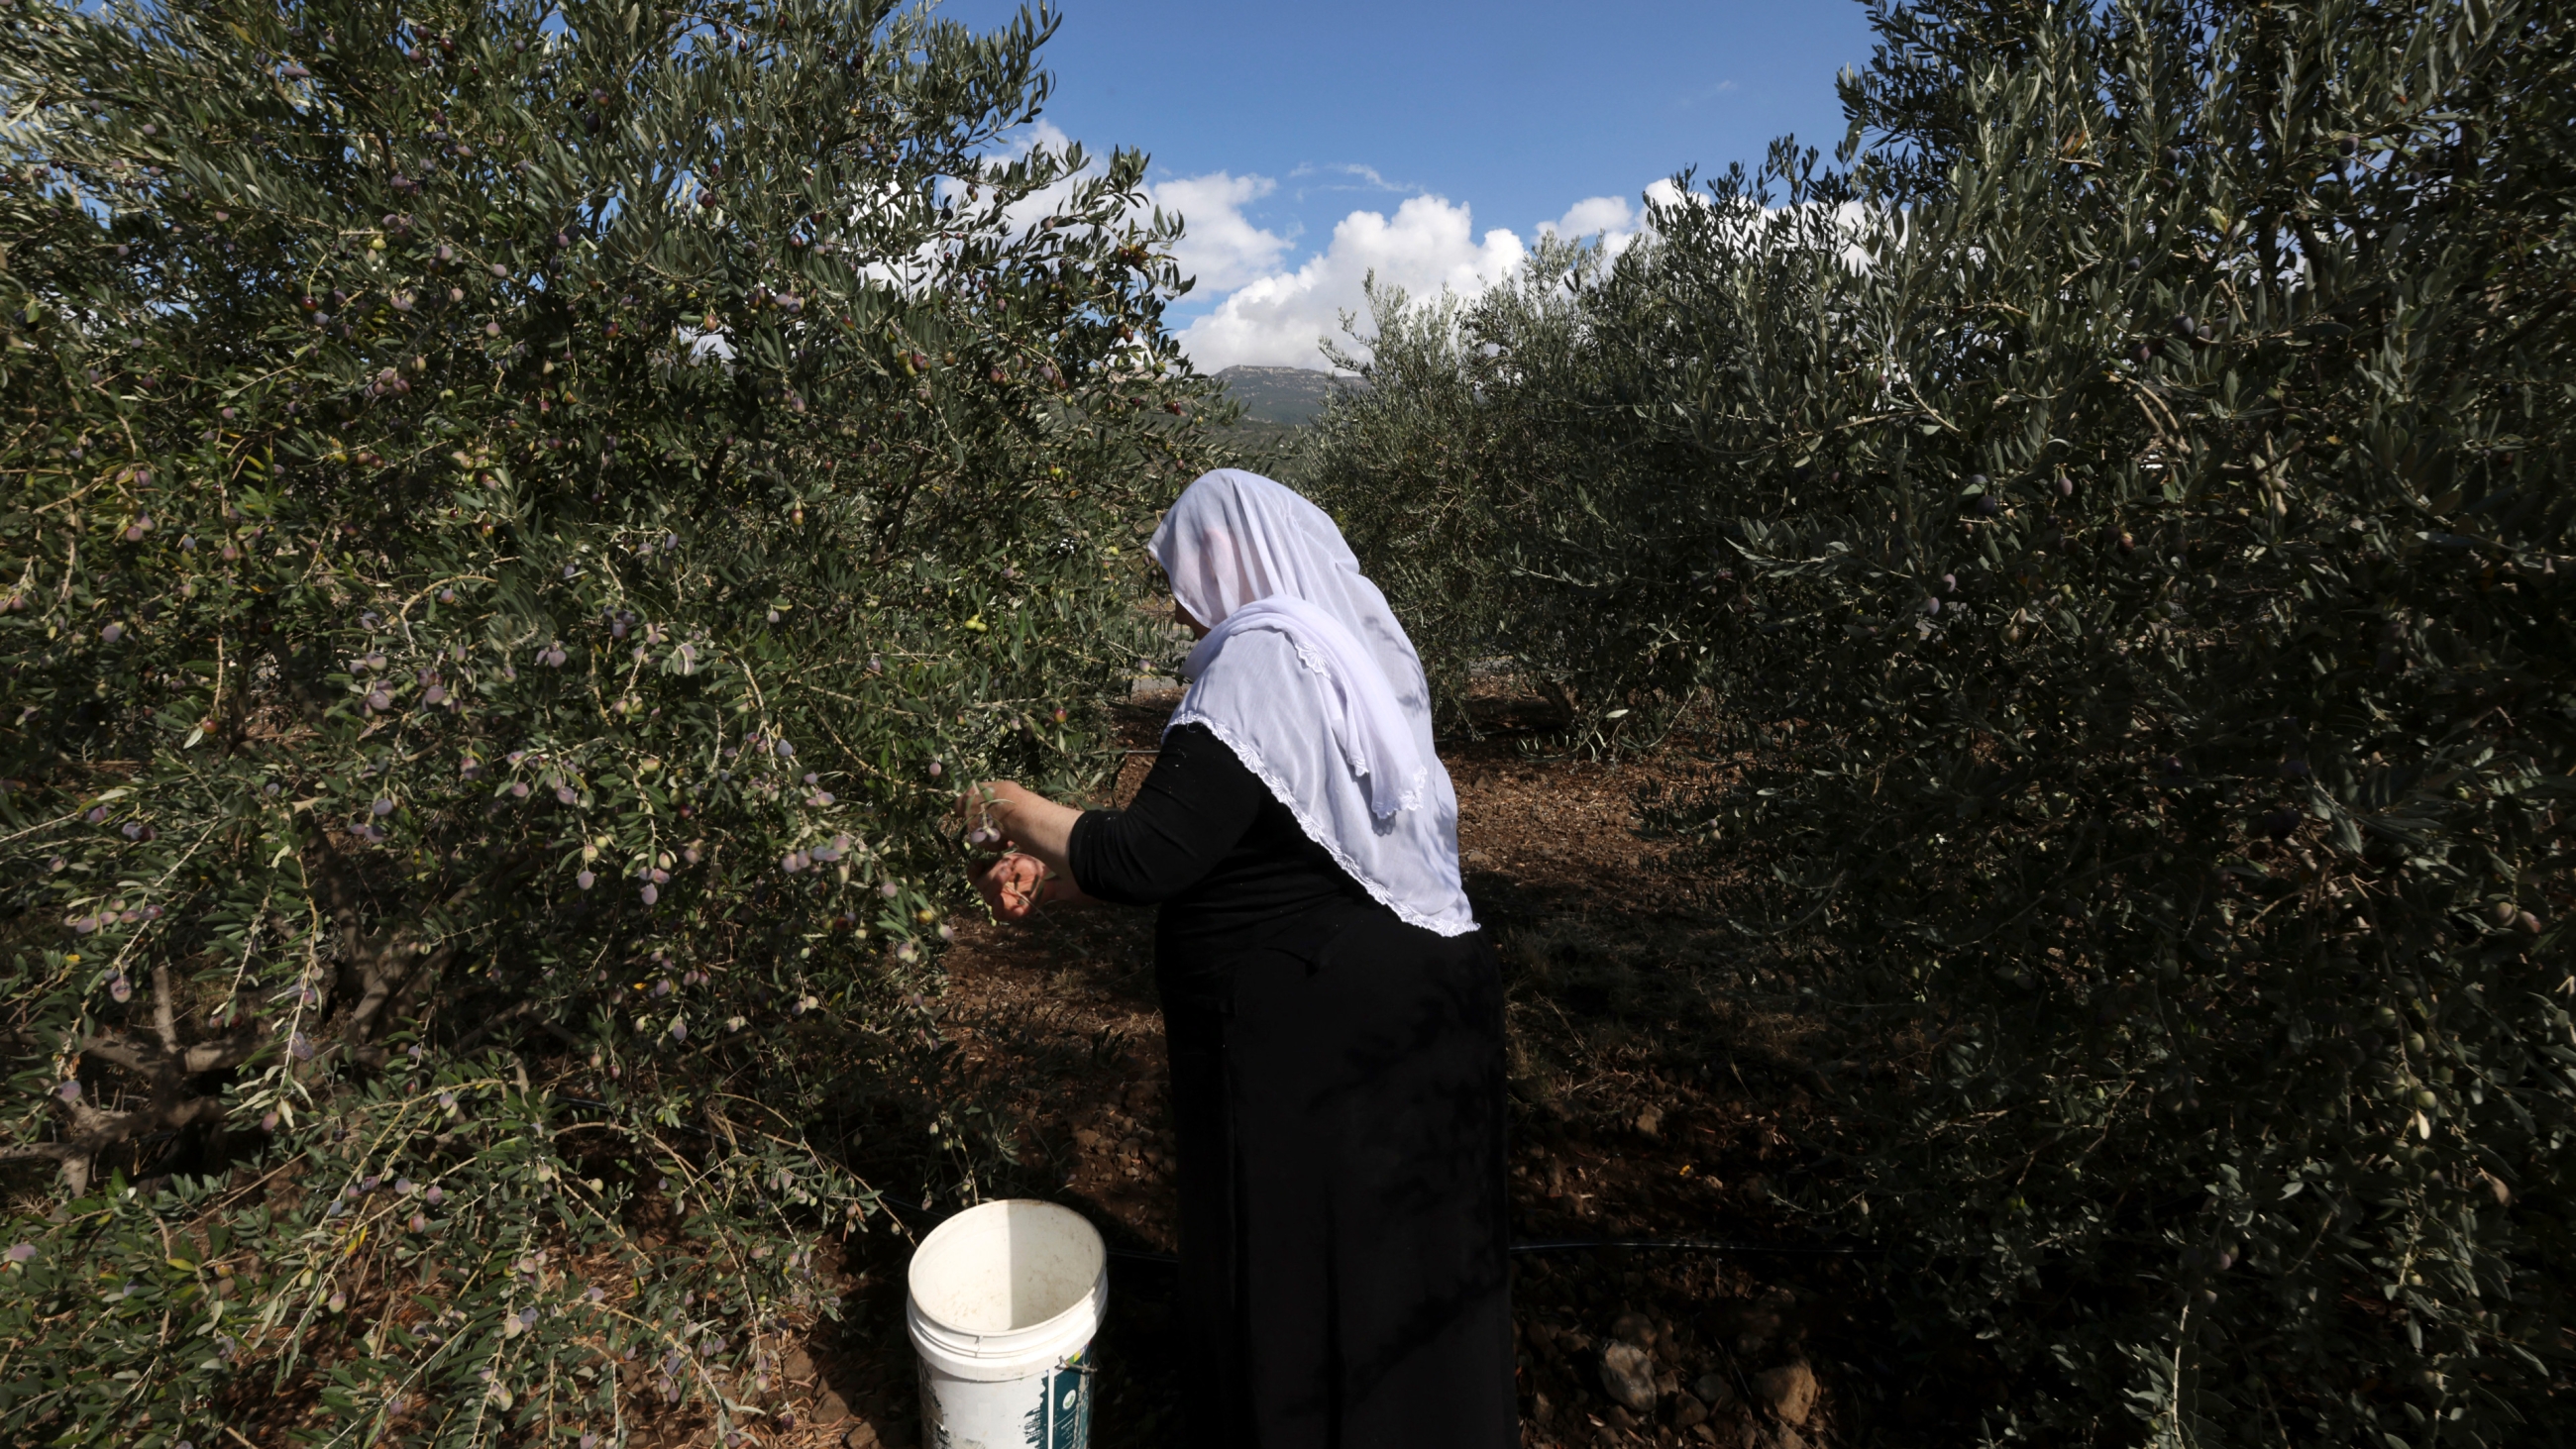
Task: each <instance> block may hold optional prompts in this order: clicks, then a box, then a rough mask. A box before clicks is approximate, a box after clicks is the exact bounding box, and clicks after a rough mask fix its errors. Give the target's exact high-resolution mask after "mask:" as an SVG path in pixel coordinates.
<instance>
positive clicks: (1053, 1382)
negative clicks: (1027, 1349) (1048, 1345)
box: [1028, 1354, 1091, 1449]
mask: <svg viewBox="0 0 2576 1449" xmlns="http://www.w3.org/2000/svg"><path fill="white" fill-rule="evenodd" d="M1028 1442H1029V1449H1090V1446H1091V1371H1090V1370H1089V1369H1088V1368H1085V1367H1084V1366H1083V1363H1082V1355H1080V1354H1075V1355H1074V1356H1073V1357H1071V1358H1069V1359H1066V1360H1065V1361H1064V1362H1063V1363H1062V1364H1059V1365H1057V1367H1056V1371H1055V1372H1054V1373H1053V1374H1051V1375H1049V1376H1048V1378H1047V1396H1046V1402H1045V1403H1043V1404H1040V1405H1039V1406H1038V1408H1037V1412H1035V1413H1033V1414H1031V1415H1029V1440H1028Z"/></svg>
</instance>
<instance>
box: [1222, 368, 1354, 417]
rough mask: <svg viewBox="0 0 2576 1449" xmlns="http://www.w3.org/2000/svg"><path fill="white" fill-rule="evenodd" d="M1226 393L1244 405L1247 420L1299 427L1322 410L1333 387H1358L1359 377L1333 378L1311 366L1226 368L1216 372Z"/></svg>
mask: <svg viewBox="0 0 2576 1449" xmlns="http://www.w3.org/2000/svg"><path fill="white" fill-rule="evenodd" d="M1216 380H1217V381H1219V382H1221V383H1224V384H1225V390H1226V394H1227V395H1228V396H1230V397H1232V398H1233V399H1234V400H1235V401H1236V402H1239V403H1241V404H1243V416H1244V420H1245V421H1247V422H1262V423H1276V424H1278V425H1280V426H1282V427H1291V428H1293V427H1299V426H1302V425H1303V424H1306V423H1309V422H1312V421H1313V420H1314V418H1315V415H1316V414H1317V413H1320V412H1322V411H1323V410H1324V403H1325V400H1326V399H1328V398H1330V397H1331V396H1332V395H1333V392H1334V390H1335V389H1336V388H1347V387H1357V386H1359V379H1357V378H1352V377H1335V376H1334V375H1333V374H1331V373H1329V372H1318V371H1317V370H1315V369H1314V368H1311V367H1229V368H1227V369H1225V370H1224V371H1222V372H1220V373H1218V374H1217V375H1216Z"/></svg>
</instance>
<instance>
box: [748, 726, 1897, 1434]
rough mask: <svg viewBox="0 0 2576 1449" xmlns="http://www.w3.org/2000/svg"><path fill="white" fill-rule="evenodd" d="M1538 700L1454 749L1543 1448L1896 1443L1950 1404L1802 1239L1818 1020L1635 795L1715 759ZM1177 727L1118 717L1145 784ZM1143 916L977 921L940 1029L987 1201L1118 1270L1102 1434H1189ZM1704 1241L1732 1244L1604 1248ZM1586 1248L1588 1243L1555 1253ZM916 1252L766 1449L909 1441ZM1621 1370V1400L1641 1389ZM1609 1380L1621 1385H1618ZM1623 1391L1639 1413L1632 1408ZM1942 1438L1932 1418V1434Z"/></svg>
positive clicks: (953, 970) (1527, 1353)
mask: <svg viewBox="0 0 2576 1449" xmlns="http://www.w3.org/2000/svg"><path fill="white" fill-rule="evenodd" d="M1542 708H1543V707H1542V706H1540V705H1538V704H1537V703H1536V702H1535V701H1524V700H1512V699H1508V698H1503V699H1497V700H1493V701H1488V702H1487V703H1486V707H1485V708H1484V709H1483V711H1482V712H1481V714H1480V716H1479V720H1480V723H1481V725H1482V726H1483V727H1484V729H1485V730H1486V734H1485V737H1484V738H1482V739H1479V740H1477V741H1475V742H1473V743H1469V744H1464V745H1461V746H1459V747H1457V748H1455V749H1453V750H1448V751H1445V752H1444V754H1445V758H1446V760H1447V763H1448V766H1449V770H1450V773H1451V776H1452V778H1453V779H1454V780H1455V782H1456V785H1457V790H1458V796H1459V817H1460V824H1459V835H1460V844H1461V849H1462V855H1463V859H1464V863H1465V865H1466V868H1467V883H1468V888H1469V891H1470V893H1471V895H1472V896H1473V897H1474V900H1475V903H1476V909H1477V915H1478V917H1479V919H1480V920H1481V921H1482V922H1483V923H1484V925H1485V927H1486V929H1487V931H1488V932H1489V933H1491V934H1492V936H1493V938H1494V940H1495V943H1496V946H1497V949H1498V951H1499V952H1500V954H1501V956H1502V959H1503V962H1504V967H1505V971H1506V974H1507V984H1508V990H1509V1001H1510V1007H1509V1011H1510V1026H1511V1047H1510V1050H1511V1060H1510V1074H1511V1090H1512V1096H1513V1113H1514V1132H1513V1140H1512V1149H1511V1161H1512V1166H1511V1181H1512V1192H1513V1202H1512V1209H1513V1237H1514V1240H1515V1242H1516V1243H1518V1244H1521V1245H1523V1247H1524V1250H1522V1251H1517V1252H1516V1253H1515V1255H1514V1260H1513V1309H1514V1317H1515V1320H1516V1328H1517V1338H1518V1355H1519V1392H1520V1408H1521V1419H1522V1424H1523V1442H1524V1443H1525V1444H1527V1445H1531V1446H1560V1445H1561V1446H1576V1445H1595V1444H1598V1445H1644V1444H1656V1445H1676V1446H1678V1445H1701V1444H1707V1445H1723V1446H1727V1449H1756V1446H1762V1449H1803V1446H1807V1445H1819V1446H1821V1445H1833V1444H1845V1443H1849V1444H1860V1443H1891V1442H1892V1443H1902V1442H1906V1441H1907V1440H1909V1439H1913V1438H1915V1437H1916V1436H1915V1435H1913V1434H1909V1433H1907V1432H1905V1430H1906V1427H1907V1426H1908V1425H1909V1424H1911V1423H1916V1422H1919V1421H1920V1420H1921V1419H1922V1418H1923V1417H1924V1415H1925V1414H1927V1413H1928V1412H1930V1410H1929V1408H1928V1407H1927V1406H1928V1405H1930V1404H1931V1403H1932V1402H1934V1400H1935V1398H1937V1397H1938V1396H1937V1395H1934V1394H1933V1393H1932V1392H1931V1388H1930V1386H1928V1385H1926V1384H1925V1383H1923V1382H1920V1381H1919V1380H1916V1379H1915V1376H1914V1374H1913V1372H1912V1371H1910V1370H1906V1369H1900V1368H1899V1367H1898V1366H1897V1364H1896V1363H1895V1362H1892V1360H1895V1359H1897V1358H1899V1357H1903V1358H1907V1359H1912V1358H1915V1357H1919V1356H1918V1355H1903V1356H1900V1355H1896V1354H1894V1353H1893V1352H1892V1351H1891V1350H1890V1349H1889V1347H1888V1344H1887V1336H1886V1333H1885V1332H1884V1327H1883V1324H1884V1316H1883V1315H1882V1314H1879V1313H1876V1312H1874V1311H1873V1310H1872V1308H1871V1305H1872V1303H1873V1302H1874V1301H1875V1295H1874V1293H1873V1292H1872V1290H1871V1289H1870V1287H1869V1283H1868V1272H1869V1268H1870V1260H1869V1259H1868V1258H1866V1257H1865V1256H1859V1255H1856V1254H1853V1253H1852V1252H1851V1251H1850V1250H1849V1249H1848V1248H1847V1247H1845V1246H1844V1245H1838V1244H1835V1243H1831V1242H1827V1241H1824V1240H1822V1239H1820V1238H1819V1237H1817V1236H1816V1235H1815V1231H1814V1230H1813V1229H1811V1228H1809V1227H1807V1226H1805V1225H1804V1222H1803V1220H1802V1219H1803V1210H1802V1208H1801V1206H1800V1204H1801V1203H1802V1202H1812V1201H1814V1196H1815V1193H1814V1190H1815V1187H1816V1183H1817V1179H1816V1178H1815V1177H1814V1174H1816V1172H1817V1171H1818V1168H1819V1165H1820V1164H1821V1163H1823V1162H1825V1161H1826V1160H1827V1159H1829V1157H1830V1155H1831V1150H1832V1148H1831V1144H1832V1138H1833V1133H1834V1129H1835V1124H1834V1122H1833V1121H1832V1119H1831V1114H1830V1112H1829V1110H1828V1109H1827V1108H1826V1106H1825V1105H1824V1103H1825V1102H1826V1101H1827V1099H1829V1098H1830V1096H1831V1075H1832V1074H1833V1073H1834V1072H1836V1071H1838V1070H1845V1069H1847V1064H1845V1063H1840V1062H1835V1061H1832V1060H1829V1058H1830V1057H1831V1056H1832V1055H1834V1052H1835V1048H1834V1046H1833V1041H1834V1034H1833V1031H1832V1028H1831V1024H1830V1016H1831V1013H1830V1010H1829V1008H1828V1007H1827V1005H1826V1004H1825V1003H1822V1002H1821V1001H1820V1000H1819V999H1818V998H1817V996H1816V994H1815V993H1814V991H1812V990H1810V989H1805V988H1802V986H1801V984H1800V982H1799V981H1798V980H1797V977H1796V972H1795V970H1794V968H1784V967H1783V965H1782V964H1781V963H1779V962H1777V961H1775V960H1772V959H1770V958H1769V957H1767V956H1766V955H1764V954H1763V953H1762V952H1761V951H1759V950H1757V949H1754V948H1752V947H1748V946H1747V945H1746V944H1744V943H1743V942H1742V941H1741V940H1740V938H1737V937H1735V936H1733V935H1732V934H1731V933H1730V932H1729V931H1728V930H1727V929H1726V927H1725V925H1724V923H1723V922H1722V921H1721V920H1720V919H1719V917H1718V915H1717V913H1716V911H1715V909H1714V901H1713V898H1712V896H1711V894H1710V892H1711V890H1712V886H1711V885H1710V883H1709V882H1708V880H1707V879H1706V877H1705V876H1704V875H1702V874H1699V873H1695V872H1692V871H1688V870H1683V869H1678V868H1676V867H1675V866H1674V865H1673V864H1672V861H1671V857H1670V849H1669V847H1668V846H1666V845H1665V844H1662V843H1659V842H1657V841H1654V840H1651V839H1648V838H1646V835H1645V833H1644V830H1643V827H1642V821H1641V816H1640V813H1639V811H1640V803H1641V801H1644V800H1647V799H1650V798H1652V797H1653V796H1654V795H1655V793H1656V792H1659V791H1661V790H1664V789H1668V788H1671V787H1674V786H1688V785H1690V784H1692V783H1694V782H1697V781H1704V780H1707V779H1709V778H1711V777H1712V776H1713V775H1714V774H1715V773H1716V772H1717V771H1718V770H1719V769H1720V768H1722V767H1721V766H1718V765H1715V764H1711V763H1708V762H1706V761H1702V760H1699V759H1696V758H1693V757H1692V755H1691V754H1690V753H1689V752H1688V751H1687V750H1684V749H1681V748H1672V749H1667V750H1666V751H1664V752H1662V753H1661V754H1660V755H1658V756H1657V757H1655V758H1652V759H1649V760H1646V761H1643V762H1630V763H1601V762H1596V761H1590V760H1581V759H1564V758H1547V757H1545V756H1542V755H1540V754H1538V753H1536V750H1537V741H1539V740H1540V739H1541V738H1543V736H1541V735H1539V734H1538V733H1537V732H1536V730H1535V728H1534V726H1535V725H1538V724H1543V723H1544V719H1543V717H1542V716H1541V715H1540V711H1541V710H1542ZM1161 716H1162V710H1161V709H1157V708H1154V707H1152V706H1151V705H1150V704H1146V705H1140V706H1138V707H1136V708H1133V709H1131V710H1130V711H1128V718H1127V719H1126V726H1127V729H1128V732H1129V733H1130V734H1131V735H1132V736H1133V738H1132V739H1131V740H1130V741H1129V743H1130V745H1132V746H1134V747H1136V748H1137V750H1138V751H1139V753H1138V754H1136V755H1135V756H1133V757H1132V758H1131V759H1130V760H1129V762H1128V766H1127V768H1126V770H1125V771H1124V772H1123V774H1122V776H1121V779H1120V783H1119V794H1120V795H1121V796H1122V797H1123V796H1124V795H1125V793H1126V792H1128V791H1132V790H1133V789H1134V788H1135V785H1136V782H1137V781H1138V780H1140V779H1141V778H1142V777H1143V774H1144V772H1145V769H1146V768H1147V766H1148V765H1149V763H1150V760H1149V759H1148V758H1147V756H1146V755H1145V754H1144V753H1142V752H1143V751H1145V750H1148V749H1150V747H1151V744H1152V742H1153V737H1154V733H1155V731H1156V729H1157V727H1158V726H1159V723H1160V719H1161ZM1151 924H1152V922H1151V916H1150V913H1148V912H1144V911H1130V910H1121V909H1115V908H1092V909H1076V910H1063V911H1058V912H1052V913H1050V914H1049V915H1048V916H1047V917H1045V918H1044V919H1042V920H1039V921H1037V922H1034V923H1031V924H1028V925H1025V926H1017V927H1003V926H995V925H989V924H979V925H977V926H975V927H972V928H970V929H967V930H965V931H964V932H963V933H962V935H961V938H960V941H959V944H958V947H957V949H956V950H955V951H954V952H953V953H952V954H951V955H950V957H949V961H948V965H949V972H950V984H949V988H948V993H947V1021H946V1026H947V1029H948V1030H949V1032H950V1033H951V1034H953V1035H954V1036H955V1037H956V1038H957V1039H958V1040H959V1042H960V1052H961V1055H962V1058H963V1060H964V1062H965V1064H966V1067H967V1069H968V1071H969V1073H970V1075H972V1076H973V1077H975V1078H976V1079H978V1080H980V1081H982V1082H983V1083H985V1084H986V1085H987V1087H988V1088H989V1092H990V1097H989V1100H998V1101H1000V1102H1002V1103H1004V1104H1006V1105H1005V1110H1006V1111H1007V1113H1008V1115H1009V1118H1010V1121H1011V1122H1012V1124H1013V1126H1014V1129H1015V1130H1016V1131H1017V1133H1018V1141H1019V1146H1020V1156H1021V1159H1022V1160H1021V1163H1020V1165H1019V1166H1018V1167H1017V1168H1016V1169H1013V1170H1012V1171H1010V1172H1008V1173H1006V1174H1004V1177H1005V1179H1006V1180H1003V1181H997V1182H995V1183H993V1184H992V1187H993V1189H994V1190H995V1191H996V1192H997V1193H998V1194H1002V1195H1013V1196H1039V1197H1046V1198H1050V1199H1052V1200H1055V1201H1058V1202H1062V1203H1065V1204H1067V1205H1069V1206H1072V1207H1075V1208H1078V1209H1080V1210H1081V1211H1082V1212H1084V1213H1085V1214H1086V1215H1087V1216H1089V1218H1090V1219H1091V1220H1092V1221H1093V1222H1094V1223H1095V1224H1097V1225H1098V1226H1099V1227H1100V1229H1101V1231H1102V1233H1103V1234H1104V1235H1105V1236H1106V1237H1107V1238H1108V1240H1109V1242H1110V1244H1111V1246H1112V1251H1113V1254H1115V1255H1116V1256H1114V1257H1113V1259H1112V1268H1111V1275H1112V1281H1111V1307H1110V1312H1109V1319H1108V1326H1107V1328H1106V1329H1105V1331H1104V1334H1103V1337H1102V1339H1101V1341H1100V1342H1099V1343H1098V1345H1097V1358H1098V1362H1099V1364H1100V1379H1099V1386H1100V1397H1099V1399H1098V1401H1097V1403H1098V1408H1097V1417H1096V1419H1095V1423H1094V1429H1093V1432H1094V1442H1095V1443H1096V1444H1099V1445H1102V1446H1104V1449H1126V1446H1148V1445H1161V1444H1166V1443H1169V1442H1171V1440H1172V1437H1173V1433H1174V1431H1175V1429H1176V1427H1177V1399H1176V1384H1175V1381H1174V1376H1173V1372H1172V1368H1171V1364H1172V1359H1173V1353H1172V1349H1171V1344H1170V1335H1171V1332H1172V1323H1171V1312H1172V1289H1173V1279H1174V1274H1173V1270H1172V1268H1171V1266H1170V1264H1169V1262H1168V1261H1167V1260H1162V1259H1158V1258H1157V1257H1155V1256H1154V1255H1158V1254H1162V1255H1167V1254H1169V1253H1170V1252H1171V1251H1172V1250H1173V1249H1174V1248H1175V1247H1176V1246H1177V1245H1176V1244H1175V1242H1174V1233H1173V1229H1174V1214H1175V1197H1174V1178H1173V1167H1174V1162H1173V1139H1172V1135H1171V1131H1170V1128H1169V1125H1168V1103H1167V1101H1166V1096H1165V1073H1164V1066H1163V1049H1162V1027H1161V1021H1160V1017H1159V1015H1158V1013H1157V1010H1156V1006H1155V1001H1154V993H1153V976H1152V961H1151V939H1150V937H1151ZM1673 1239H1690V1240H1695V1241H1697V1242H1701V1243H1708V1242H1714V1243H1719V1244H1724V1245H1728V1246H1725V1247H1721V1248H1710V1247H1705V1246H1699V1247H1647V1248H1637V1247H1598V1246H1583V1245H1589V1244H1597V1243H1601V1242H1604V1241H1609V1242H1629V1241H1635V1240H1659V1241H1661V1240H1673ZM1569 1244H1571V1245H1569ZM907 1249H908V1244H907V1243H906V1242H905V1241H904V1240H903V1238H902V1236H901V1235H899V1234H895V1233H891V1232H885V1231H879V1232H876V1233H872V1234H868V1235H864V1236H862V1237H860V1238H858V1239H855V1240H853V1241H852V1242H851V1243H850V1244H849V1249H848V1258H847V1261H846V1263H845V1272H846V1274H847V1278H846V1280H845V1281H847V1283H848V1284H849V1291H848V1294H847V1296H846V1298H845V1300H844V1303H843V1310H844V1312H843V1317H842V1319H841V1321H840V1322H839V1323H838V1324H829V1323H826V1324H820V1325H818V1326H817V1328H816V1331H815V1336H814V1338H813V1340H812V1341H811V1343H810V1344H809V1345H808V1354H809V1356H807V1357H800V1358H798V1359H795V1360H792V1361H791V1363H790V1365H789V1368H790V1375H791V1377H792V1378H795V1379H798V1380H801V1381H803V1382H804V1383H805V1384H806V1386H807V1387H806V1390H805V1392H806V1393H807V1395H808V1396H809V1397H808V1400H807V1403H806V1405H805V1412H804V1414H803V1416H802V1418H803V1422H802V1423H800V1424H798V1425H796V1426H795V1428H794V1429H792V1430H790V1431H789V1432H788V1433H786V1434H784V1435H781V1436H780V1437H779V1439H778V1440H777V1441H776V1442H784V1443H793V1444H803V1445H809V1446H814V1449H820V1446H823V1445H827V1444H833V1443H846V1444H849V1445H852V1446H857V1449H865V1446H867V1445H868V1444H870V1443H871V1442H873V1443H875V1444H880V1445H885V1446H901V1445H910V1444H913V1443H914V1442H916V1438H917V1423H916V1419H915V1393H914V1387H913V1381H912V1374H913V1368H912V1363H913V1358H912V1353H911V1350H910V1348H909V1345H908V1344H907V1342H906V1340H905V1336H904V1329H903V1287H902V1274H903V1265H904V1261H905V1254H906V1251H907ZM1623 1375H1624V1378H1623ZM1614 1389H1624V1393H1614ZM1623 1399H1624V1400H1625V1401H1624V1402H1623ZM1925 1427H1928V1425H1927V1426H1925Z"/></svg>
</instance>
